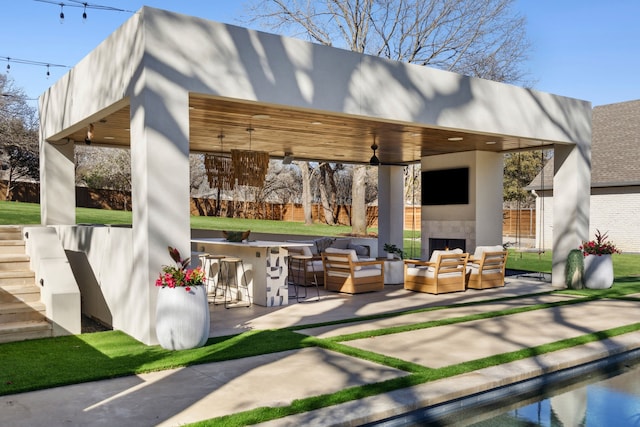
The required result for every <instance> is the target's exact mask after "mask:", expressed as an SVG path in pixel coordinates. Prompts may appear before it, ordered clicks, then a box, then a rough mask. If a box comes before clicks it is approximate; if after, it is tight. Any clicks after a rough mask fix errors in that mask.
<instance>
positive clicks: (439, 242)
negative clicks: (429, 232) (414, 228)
mask: <svg viewBox="0 0 640 427" xmlns="http://www.w3.org/2000/svg"><path fill="white" fill-rule="evenodd" d="M456 248H460V249H462V252H466V251H467V244H466V240H465V239H446V238H435V239H434V238H431V237H430V238H429V258H431V254H432V253H433V251H442V250H447V249H456Z"/></svg>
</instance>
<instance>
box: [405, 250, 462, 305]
mask: <svg viewBox="0 0 640 427" xmlns="http://www.w3.org/2000/svg"><path fill="white" fill-rule="evenodd" d="M468 258H469V254H468V253H464V252H462V250H461V249H454V250H450V251H433V254H432V255H431V259H430V260H429V261H419V260H405V262H404V288H405V289H408V290H411V291H417V292H427V293H430V294H442V293H446V292H459V291H464V290H465V289H466V287H465V283H466V275H467V260H468ZM431 260H435V261H431Z"/></svg>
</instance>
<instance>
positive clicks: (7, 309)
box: [0, 301, 46, 325]
mask: <svg viewBox="0 0 640 427" xmlns="http://www.w3.org/2000/svg"><path fill="white" fill-rule="evenodd" d="M45 319H46V308H45V305H44V304H43V303H41V302H40V301H27V302H10V303H3V304H0V325H1V324H7V323H14V322H33V321H43V320H45Z"/></svg>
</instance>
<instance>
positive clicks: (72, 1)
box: [34, 0, 135, 24]
mask: <svg viewBox="0 0 640 427" xmlns="http://www.w3.org/2000/svg"><path fill="white" fill-rule="evenodd" d="M34 1H37V2H40V3H49V4H55V5H56V6H60V23H61V24H62V23H63V22H64V7H65V6H67V7H81V8H82V22H85V21H86V20H87V9H98V10H108V11H111V12H129V13H135V12H134V11H132V10H127V9H119V8H117V7H111V6H102V5H99V4H91V3H87V2H83V1H79V0H68V1H69V2H68V3H64V2H59V1H55V0H34Z"/></svg>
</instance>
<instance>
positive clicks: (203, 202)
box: [0, 181, 536, 238]
mask: <svg viewBox="0 0 640 427" xmlns="http://www.w3.org/2000/svg"><path fill="white" fill-rule="evenodd" d="M5 191H6V182H5V181H0V194H2V195H4V194H5ZM11 200H15V201H20V202H28V203H40V187H39V185H38V184H37V183H23V182H21V183H18V185H17V187H16V189H15V190H14V191H13V194H12V197H11ZM216 203H217V201H216V200H215V199H200V198H192V199H191V214H192V215H198V216H212V215H214V213H215V208H216ZM76 206H78V207H86V208H98V209H115V210H123V209H125V210H131V198H130V195H129V194H128V193H123V192H120V191H113V190H91V189H88V188H86V187H76ZM350 212H351V207H350V206H344V205H342V206H340V207H338V209H337V214H336V212H334V215H336V217H337V219H338V223H339V224H342V225H350V222H349V215H350ZM220 216H222V217H235V218H257V219H270V220H275V221H291V222H304V210H303V208H302V205H300V204H295V203H287V204H279V203H255V202H238V201H231V200H223V201H222V203H221V205H220ZM312 217H313V220H314V222H324V212H323V210H322V208H321V206H320V205H319V204H314V205H313V206H312ZM420 219H421V208H420V206H415V207H412V206H406V207H405V209H404V229H405V230H420ZM367 226H368V227H373V228H376V227H378V207H377V206H369V207H368V208H367ZM502 234H503V236H505V237H518V236H520V237H522V238H535V235H536V211H535V209H534V208H525V209H520V210H519V212H518V210H517V209H504V210H503V214H502Z"/></svg>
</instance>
